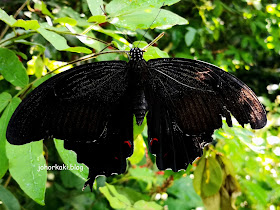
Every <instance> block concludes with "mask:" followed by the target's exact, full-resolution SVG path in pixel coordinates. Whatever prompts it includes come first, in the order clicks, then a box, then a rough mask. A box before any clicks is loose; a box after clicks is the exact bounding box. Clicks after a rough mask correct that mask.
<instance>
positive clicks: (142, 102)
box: [132, 89, 148, 125]
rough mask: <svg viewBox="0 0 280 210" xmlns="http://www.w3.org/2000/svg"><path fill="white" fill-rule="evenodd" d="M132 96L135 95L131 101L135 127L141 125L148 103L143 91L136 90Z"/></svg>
mask: <svg viewBox="0 0 280 210" xmlns="http://www.w3.org/2000/svg"><path fill="white" fill-rule="evenodd" d="M134 94H135V95H134V97H133V101H132V106H133V113H134V115H135V118H136V123H137V125H141V124H142V122H143V120H144V117H145V114H146V112H147V110H148V103H147V100H146V97H145V93H144V90H143V89H140V90H136V92H135V93H134Z"/></svg>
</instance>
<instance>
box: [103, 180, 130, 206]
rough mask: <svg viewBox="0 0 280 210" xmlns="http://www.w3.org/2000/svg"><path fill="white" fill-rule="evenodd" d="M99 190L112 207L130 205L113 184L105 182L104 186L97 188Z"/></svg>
mask: <svg viewBox="0 0 280 210" xmlns="http://www.w3.org/2000/svg"><path fill="white" fill-rule="evenodd" d="M99 190H100V192H101V193H103V195H104V196H105V197H106V198H107V200H108V201H109V203H110V205H111V207H112V208H114V209H124V208H127V207H130V206H131V203H130V201H129V200H128V199H127V198H126V197H125V196H124V195H122V194H119V193H118V192H117V190H116V188H115V187H114V186H113V185H110V184H108V183H106V186H104V187H100V188H99Z"/></svg>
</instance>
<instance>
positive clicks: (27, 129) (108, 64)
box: [6, 48, 266, 185]
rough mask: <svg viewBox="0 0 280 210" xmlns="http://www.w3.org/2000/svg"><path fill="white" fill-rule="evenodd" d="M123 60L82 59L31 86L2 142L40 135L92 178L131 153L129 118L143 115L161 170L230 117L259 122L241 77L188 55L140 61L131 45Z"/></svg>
mask: <svg viewBox="0 0 280 210" xmlns="http://www.w3.org/2000/svg"><path fill="white" fill-rule="evenodd" d="M129 55H130V59H129V61H128V62H125V61H104V62H95V63H91V64H85V65H81V66H78V67H75V68H73V69H71V70H68V71H66V72H63V73H60V74H58V75H56V76H54V77H52V78H51V79H49V80H47V81H46V82H44V83H42V84H41V85H40V86H39V87H37V88H35V90H34V91H32V92H31V93H30V94H29V95H28V96H27V97H26V98H25V99H24V100H23V101H22V103H21V104H20V105H19V107H18V108H17V109H16V111H15V113H14V114H13V116H12V118H11V120H10V122H9V125H8V129H7V134H6V136H7V140H8V141H9V142H10V143H12V144H25V143H29V142H31V141H38V140H41V139H44V138H47V137H54V138H58V139H63V140H65V144H64V146H65V148H67V149H71V150H74V151H75V152H76V153H77V159H78V162H82V163H85V164H86V165H87V166H88V167H89V169H90V170H89V172H90V173H89V178H90V179H89V181H88V182H87V183H86V184H89V185H92V184H93V181H94V179H95V177H96V176H97V175H106V176H110V175H111V174H114V173H116V174H120V173H124V172H125V170H126V158H127V157H129V156H130V155H131V154H132V153H133V115H135V118H136V123H137V124H138V125H141V124H142V122H143V120H144V117H145V115H146V114H147V125H148V141H149V145H148V146H149V150H150V152H151V153H152V154H154V155H156V161H157V166H158V168H159V169H161V170H165V169H168V168H171V169H172V170H173V171H178V170H180V169H185V168H186V167H187V164H189V163H191V162H192V161H193V160H194V159H195V158H196V157H197V156H200V155H201V152H202V148H203V145H204V144H205V143H209V142H211V141H212V137H211V136H212V134H213V131H214V130H215V129H217V128H220V127H221V126H222V117H225V118H226V121H227V123H228V125H229V126H231V125H232V123H231V116H230V114H232V115H233V116H235V118H236V119H237V120H238V121H239V123H240V124H241V125H244V124H246V123H250V124H251V127H252V128H254V129H258V128H262V127H263V126H264V125H265V124H266V114H265V111H264V109H263V106H262V105H261V104H260V102H259V101H258V99H257V97H256V96H255V94H254V93H253V91H252V90H250V89H249V88H248V87H247V86H246V85H245V84H244V83H243V82H241V81H240V80H238V79H237V78H235V77H234V76H232V75H230V74H229V73H227V72H225V71H223V70H221V69H220V68H218V67H216V66H214V65H211V64H208V63H205V62H202V61H195V60H191V59H183V58H159V59H151V60H149V61H145V60H144V59H143V51H142V50H141V49H139V48H133V49H131V50H130V54H129Z"/></svg>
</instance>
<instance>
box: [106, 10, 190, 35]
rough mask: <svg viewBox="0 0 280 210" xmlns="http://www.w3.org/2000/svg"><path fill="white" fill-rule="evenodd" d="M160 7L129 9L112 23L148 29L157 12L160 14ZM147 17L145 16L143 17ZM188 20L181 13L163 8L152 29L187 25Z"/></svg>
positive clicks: (129, 27)
mask: <svg viewBox="0 0 280 210" xmlns="http://www.w3.org/2000/svg"><path fill="white" fill-rule="evenodd" d="M158 12H159V9H155V8H140V9H137V10H133V11H128V12H127V13H124V14H122V15H118V16H117V17H114V18H112V21H111V22H110V23H111V24H114V25H116V26H118V27H122V28H127V29H130V30H133V31H135V30H136V29H148V28H149V27H150V25H151V23H153V21H154V20H155V16H156V15H155V14H158ZM143 17H145V18H143ZM185 24H188V21H187V20H186V19H184V18H182V17H180V16H179V15H177V14H175V13H173V12H170V11H168V10H164V9H161V11H160V13H159V15H158V17H157V19H156V20H155V21H154V23H153V24H152V25H151V27H150V28H151V29H153V28H159V29H168V28H171V27H172V26H173V25H185Z"/></svg>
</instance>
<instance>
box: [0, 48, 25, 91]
mask: <svg viewBox="0 0 280 210" xmlns="http://www.w3.org/2000/svg"><path fill="white" fill-rule="evenodd" d="M0 73H1V74H2V75H3V77H4V78H5V79H6V80H7V81H9V82H10V83H12V84H13V85H14V86H20V87H25V86H26V85H27V84H28V80H29V79H28V76H27V73H26V69H25V68H24V66H23V65H22V63H21V62H20V61H19V59H18V57H17V56H16V54H15V53H14V52H13V51H11V50H8V49H6V48H0Z"/></svg>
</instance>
